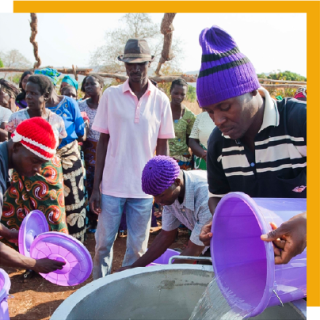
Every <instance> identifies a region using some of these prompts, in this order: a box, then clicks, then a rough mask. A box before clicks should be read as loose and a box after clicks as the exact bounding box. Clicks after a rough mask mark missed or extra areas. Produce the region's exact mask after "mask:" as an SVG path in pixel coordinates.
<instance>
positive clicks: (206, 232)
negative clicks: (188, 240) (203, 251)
mask: <svg viewBox="0 0 320 320" xmlns="http://www.w3.org/2000/svg"><path fill="white" fill-rule="evenodd" d="M211 226H212V220H211V221H209V222H208V223H207V224H205V225H204V226H203V227H202V229H201V232H200V236H199V239H200V241H202V242H203V244H204V245H205V246H210V240H211V238H212V232H211Z"/></svg>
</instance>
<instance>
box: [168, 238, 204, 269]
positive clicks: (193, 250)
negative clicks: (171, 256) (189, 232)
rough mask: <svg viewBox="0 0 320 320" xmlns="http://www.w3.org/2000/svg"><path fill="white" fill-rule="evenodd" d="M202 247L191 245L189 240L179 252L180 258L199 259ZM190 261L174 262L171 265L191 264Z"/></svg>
mask: <svg viewBox="0 0 320 320" xmlns="http://www.w3.org/2000/svg"><path fill="white" fill-rule="evenodd" d="M204 248H205V247H204V246H198V245H196V244H195V243H193V242H192V241H191V240H189V241H188V245H187V247H186V248H185V249H183V251H182V252H181V254H180V255H181V256H191V257H199V256H200V254H201V252H202V251H203V249H204ZM193 262H194V261H192V260H175V261H174V262H173V263H193Z"/></svg>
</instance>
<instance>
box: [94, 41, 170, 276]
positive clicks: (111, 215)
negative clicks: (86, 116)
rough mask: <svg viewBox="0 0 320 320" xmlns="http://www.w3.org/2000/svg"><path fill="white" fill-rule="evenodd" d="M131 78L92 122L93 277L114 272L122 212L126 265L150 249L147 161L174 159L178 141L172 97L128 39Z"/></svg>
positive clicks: (108, 94) (143, 50) (141, 48)
mask: <svg viewBox="0 0 320 320" xmlns="http://www.w3.org/2000/svg"><path fill="white" fill-rule="evenodd" d="M118 59H119V60H120V61H123V62H124V63H125V67H126V71H127V75H128V77H129V79H128V80H127V81H126V82H125V83H124V84H122V85H120V86H112V87H109V88H108V89H107V90H105V92H104V93H103V96H102V98H101V99H100V103H99V106H98V111H97V114H96V117H95V120H94V123H93V127H92V128H93V130H97V131H99V132H100V133H101V134H100V139H99V143H98V146H97V155H96V168H95V177H94V185H93V192H92V195H91V198H90V207H91V209H92V210H93V212H95V213H96V214H98V215H99V221H98V227H97V232H96V234H95V237H96V250H95V257H94V267H93V278H94V279H98V278H101V277H104V276H106V275H108V274H109V273H110V272H111V267H112V258H113V243H114V241H115V239H116V236H117V232H118V228H119V224H120V220H121V215H122V212H123V208H124V206H125V205H126V215H127V228H128V238H127V250H126V254H125V257H124V260H123V263H122V266H129V265H131V264H132V263H133V262H134V261H136V260H137V259H138V258H140V257H141V256H142V255H143V254H144V253H145V251H146V249H147V244H148V239H149V230H150V222H151V209H152V202H153V198H152V196H150V195H147V194H145V193H144V192H143V191H142V186H141V176H142V171H143V168H144V166H145V165H146V163H147V162H148V161H149V160H150V159H151V158H152V157H153V155H154V152H156V154H157V155H169V148H168V142H167V140H168V139H170V138H174V137H175V133H174V128H173V122H172V114H171V108H170V102H169V99H168V97H167V96H166V95H165V94H164V93H163V92H161V91H160V90H159V89H157V88H156V87H155V86H154V85H153V84H152V83H151V82H150V80H149V79H148V68H149V67H150V64H151V62H152V61H153V59H154V56H151V54H150V49H149V46H148V43H147V42H146V40H144V39H129V40H128V41H127V43H126V46H125V49H124V55H121V56H119V57H118Z"/></svg>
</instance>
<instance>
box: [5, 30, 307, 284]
mask: <svg viewBox="0 0 320 320" xmlns="http://www.w3.org/2000/svg"><path fill="white" fill-rule="evenodd" d="M200 45H201V47H202V60H201V69H200V72H199V76H198V79H197V99H198V104H199V106H200V107H201V108H202V113H200V114H199V115H197V116H196V115H195V114H194V113H193V112H192V111H190V110H189V109H188V108H187V107H186V106H185V105H184V104H183V101H184V99H185V97H186V93H187V89H188V84H187V83H186V82H185V81H184V80H183V79H177V80H174V81H173V82H172V84H171V88H170V97H171V101H170V100H169V98H168V96H167V95H166V94H165V93H164V92H163V91H161V90H160V89H159V88H157V83H155V82H154V81H150V79H149V78H148V71H149V68H150V65H151V63H152V61H153V60H154V56H152V55H151V53H150V49H149V46H148V43H147V41H146V40H145V39H129V40H128V41H127V43H126V45H125V48H124V54H123V55H120V56H119V57H118V59H119V61H122V62H123V63H124V65H125V68H126V73H127V76H128V79H127V80H126V81H125V82H124V83H123V84H121V85H118V86H110V87H108V88H107V89H106V90H104V79H103V78H101V77H100V76H99V75H97V74H89V75H88V76H86V77H85V78H84V79H83V81H82V84H81V88H80V90H81V91H82V92H83V94H84V97H83V98H82V99H78V95H79V94H78V90H79V84H78V82H77V81H76V80H75V79H74V78H72V77H71V76H69V75H66V76H65V77H63V79H62V82H61V84H60V87H59V89H58V85H57V84H58V81H59V77H60V76H61V74H60V73H59V72H58V71H57V70H55V69H50V68H44V69H37V70H34V71H26V72H24V73H23V74H22V76H21V79H20V82H19V88H17V87H16V86H15V85H14V84H12V83H10V82H9V81H6V80H5V79H0V105H1V106H0V141H1V143H0V169H1V170H0V187H1V188H0V189H1V192H0V218H1V223H0V239H1V241H2V243H0V250H1V256H2V257H1V264H4V265H8V266H15V267H20V268H25V269H26V270H27V272H30V270H33V271H36V272H43V273H45V272H50V271H53V270H56V269H61V268H62V267H63V263H62V262H57V261H52V260H49V259H41V260H34V259H31V258H26V257H23V256H21V255H20V254H19V253H18V252H17V238H18V230H19V227H20V225H21V223H22V221H23V219H24V218H25V217H26V215H27V214H28V213H30V212H31V211H32V210H35V209H38V210H41V211H42V212H43V214H44V215H45V217H46V219H47V221H48V224H49V226H50V230H51V231H59V232H63V233H66V234H70V235H72V236H74V237H75V238H76V239H78V240H80V241H82V242H84V240H85V236H86V232H92V233H95V240H96V247H95V256H94V266H93V278H94V279H98V278H100V277H104V276H107V275H108V274H110V273H111V269H112V260H113V245H114V241H115V239H116V238H117V235H118V234H119V232H123V231H124V230H125V231H126V232H125V235H126V236H127V249H126V253H125V257H124V260H123V263H122V268H121V269H120V270H119V271H121V270H124V269H128V268H134V267H143V266H146V265H148V264H149V263H151V262H152V261H154V260H155V259H157V258H158V257H159V256H161V255H162V254H163V253H164V252H165V250H166V249H167V248H168V247H170V246H171V245H172V243H173V242H174V241H175V239H176V236H177V232H178V229H179V227H181V225H182V226H184V227H186V228H187V229H189V230H190V239H189V241H188V243H187V244H186V246H185V248H184V249H183V250H182V253H181V254H182V255H184V256H200V255H207V254H209V250H208V248H209V245H210V238H211V236H212V234H211V222H210V221H211V220H212V216H213V215H214V211H215V208H216V206H217V204H218V202H219V200H220V199H221V198H222V197H223V196H224V195H225V194H227V193H229V192H234V191H241V192H244V193H246V194H248V195H249V196H251V197H267V198H279V197H281V198H306V102H305V101H301V99H300V100H299V99H298V98H301V97H302V98H303V99H302V100H306V99H304V98H306V90H305V89H301V90H298V92H297V94H298V96H297V99H295V98H285V99H282V100H274V99H272V98H271V96H270V94H269V92H268V91H267V90H265V89H264V88H262V87H261V85H260V83H259V80H258V78H257V75H256V73H255V70H254V67H253V65H252V63H251V62H250V60H249V59H248V58H247V57H246V56H245V55H244V54H243V53H241V51H240V50H239V48H238V47H237V44H236V42H235V41H234V39H233V38H232V37H231V36H230V35H229V34H228V33H227V32H225V31H224V30H222V29H221V28H219V27H217V26H213V27H211V28H208V29H205V30H203V31H202V32H201V34H200ZM155 211H156V212H158V216H159V215H160V214H159V212H160V213H161V214H162V230H161V232H160V233H159V234H158V235H157V237H156V239H155V240H154V241H153V243H152V244H151V246H150V247H149V249H148V250H147V245H148V239H149V233H150V227H151V221H152V220H153V221H154V220H155V216H154V212H155ZM273 229H274V230H273V231H271V232H270V233H269V234H267V235H262V236H261V240H263V241H272V242H273V245H274V252H275V262H276V263H287V262H288V261H289V260H290V259H291V258H292V257H293V256H295V255H297V254H299V253H301V252H302V251H303V250H304V248H305V247H306V212H304V213H301V214H300V215H298V216H296V217H294V218H292V219H291V220H289V221H288V222H286V223H284V224H283V225H281V226H279V228H277V227H276V226H273ZM121 234H122V235H124V233H121ZM183 262H185V263H187V262H188V261H180V260H179V263H183Z"/></svg>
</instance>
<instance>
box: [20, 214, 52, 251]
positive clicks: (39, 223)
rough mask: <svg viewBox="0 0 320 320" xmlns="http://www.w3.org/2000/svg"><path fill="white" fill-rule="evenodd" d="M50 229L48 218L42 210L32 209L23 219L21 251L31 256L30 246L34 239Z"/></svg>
mask: <svg viewBox="0 0 320 320" xmlns="http://www.w3.org/2000/svg"><path fill="white" fill-rule="evenodd" d="M47 231H49V226H48V222H47V219H46V217H45V215H44V214H43V212H42V211H40V210H34V211H31V212H30V213H29V214H28V215H27V216H26V217H25V218H24V219H23V221H22V223H21V226H20V229H19V238H18V242H19V252H20V253H21V254H23V255H24V256H26V257H30V247H31V244H32V242H33V241H34V239H35V238H36V237H37V236H38V235H40V234H42V233H44V232H47Z"/></svg>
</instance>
